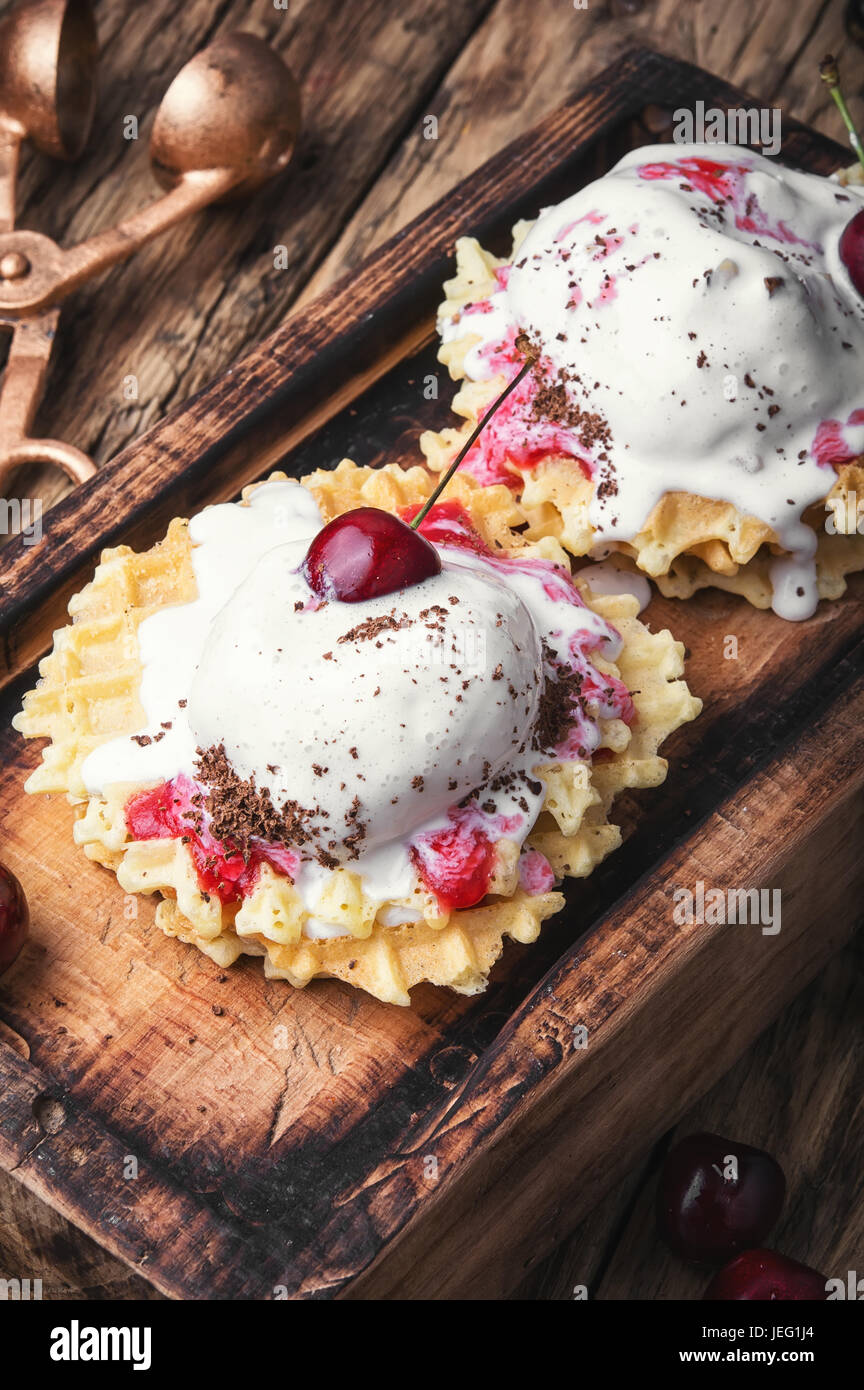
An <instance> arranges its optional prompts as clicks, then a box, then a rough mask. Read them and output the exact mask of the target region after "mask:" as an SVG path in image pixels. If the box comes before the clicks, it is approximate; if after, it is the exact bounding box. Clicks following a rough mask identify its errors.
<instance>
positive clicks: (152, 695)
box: [83, 481, 632, 936]
mask: <svg viewBox="0 0 864 1390" xmlns="http://www.w3.org/2000/svg"><path fill="white" fill-rule="evenodd" d="M459 510H460V509H458V506H457V508H456V512H453V510H452V508H448V506H446V505H445V506H441V507H439V508H436V509H435V511H434V512H433V513H432V515H431V517H430V518H429V519H428V528H427V523H424V534H427V535H428V536H429V538H430V539H431V540H432V541H433V543H434V544H436V545H437V546H438V548H439V551H440V553H441V556H442V566H443V567H442V571H441V573H440V574H439V575H437V576H434V577H433V578H431V579H428V580H426V581H424V582H423V583H422V584H418V585H415V586H413V587H412V588H409V589H406V590H402V591H400V592H399V593H396V594H391V595H387V596H385V597H383V598H379V599H373V600H369V601H368V602H364V603H359V604H342V603H338V602H333V603H321V601H320V600H319V599H318V598H317V597H316V596H315V595H314V594H313V593H312V592H311V590H310V589H309V587H308V585H307V584H306V581H305V579H303V577H302V575H301V574H300V573H299V572H298V567H299V565H300V563H301V561H302V559H303V556H304V554H305V551H306V549H307V547H308V543H309V541H310V540H311V538H312V536H313V535H314V534H315V533H316V532H317V531H318V530H319V529H320V527H321V525H322V518H321V515H320V512H319V510H318V507H317V505H316V503H315V501H314V498H313V497H312V495H311V493H310V492H308V491H307V490H306V489H305V488H304V487H302V486H301V485H299V484H298V483H296V482H293V481H273V482H269V483H266V484H264V485H262V486H261V487H259V488H257V489H256V490H255V491H254V492H253V493H252V494H251V496H250V501H249V504H248V505H246V506H240V505H237V504H230V503H229V504H223V505H219V506H212V507H208V508H206V509H205V510H204V511H203V512H201V513H200V514H199V515H198V516H196V517H194V518H193V520H192V521H191V523H190V537H191V539H192V542H193V549H192V565H193V569H194V573H195V578H196V583H197V587H198V597H197V598H196V599H195V600H194V601H192V602H190V603H186V604H182V605H176V606H174V607H172V608H166V609H162V610H160V611H159V612H157V613H155V614H153V615H152V616H151V617H149V618H147V619H145V620H144V622H142V623H141V625H140V627H139V629H138V638H139V650H140V655H141V661H142V666H143V675H142V681H141V687H140V699H141V704H142V706H143V708H144V712H145V716H146V723H145V725H144V727H143V728H142V729H141V730H139V731H138V732H136V733H135V734H134V735H132V736H124V737H122V738H117V739H112V740H110V741H109V742H108V743H105V744H103V745H101V746H100V747H98V748H96V749H95V750H94V751H93V752H92V753H91V754H90V755H89V756H88V758H87V759H86V760H85V763H84V766H83V778H84V782H85V785H86V787H87V789H88V791H89V792H90V793H91V794H94V795H100V794H103V793H104V792H105V790H106V789H107V788H108V787H109V786H111V785H112V784H117V783H133V784H137V785H139V786H142V785H148V784H153V783H160V782H165V783H170V784H172V785H173V786H175V787H176V788H179V789H180V791H179V793H178V792H175V800H174V805H175V806H176V805H178V804H179V801H178V800H177V797H178V796H179V797H180V798H181V799H182V801H183V804H184V805H185V804H187V803H189V802H191V800H192V796H193V794H194V791H195V786H196V784H197V785H198V786H201V785H202V778H201V764H200V762H199V750H200V749H203V748H206V747H213V746H217V745H220V744H221V745H224V748H225V751H226V753H227V755H228V757H229V758H230V760H231V763H232V765H233V767H234V770H235V771H236V773H237V774H238V775H239V776H240V777H242V778H244V779H251V778H254V780H255V784H256V786H257V787H258V788H265V787H266V788H267V789H268V790H269V793H270V796H271V798H272V801H273V803H274V805H275V806H277V807H280V806H281V804H282V803H284V802H293V803H298V804H299V806H300V807H302V808H304V811H305V812H308V811H309V810H311V809H314V808H315V807H317V806H320V807H322V808H323V809H324V810H325V811H326V813H327V814H326V816H313V817H311V819H309V820H308V822H307V823H308V824H309V825H311V826H313V827H314V829H315V831H316V834H315V839H314V841H313V842H312V843H310V844H306V845H304V846H299V847H298V846H296V845H289V846H287V850H286V849H284V848H283V849H282V850H280V851H279V852H278V853H277V854H275V855H274V854H273V853H269V852H267V853H263V854H262V856H261V857H262V858H263V859H265V860H267V861H268V862H270V863H271V864H272V865H273V866H274V867H276V868H277V870H278V871H284V872H287V873H288V874H289V876H291V877H292V878H293V880H294V883H295V887H296V889H297V891H298V893H299V894H300V896H301V899H302V901H303V904H304V907H305V908H306V910H307V912H308V913H310V914H311V916H310V917H309V918H308V919H307V921H306V923H305V927H304V929H305V931H306V933H307V934H308V935H310V936H328V935H340V934H344V928H343V927H340V926H337V925H335V924H332V923H328V922H327V921H326V918H324V917H323V916H321V915H319V914H318V912H317V909H318V905H319V903H320V901H321V898H322V894H323V891H324V890H325V889H326V887H327V885H328V882H329V879H330V869H331V867H332V862H333V861H335V862H337V863H339V864H344V865H345V866H346V867H348V868H350V869H351V870H352V871H354V872H355V873H357V874H359V875H361V877H362V879H363V881H364V887H365V890H366V892H367V893H368V895H369V896H370V897H371V898H374V899H378V900H381V901H387V900H389V901H392V900H399V899H410V898H411V897H412V895H414V894H416V893H417V892H418V891H419V885H418V873H417V868H416V864H417V863H418V862H420V863H424V864H425V863H427V862H430V859H431V857H434V854H435V853H436V844H437V843H438V841H437V840H436V836H438V837H439V838H440V835H441V834H442V833H443V834H444V835H445V836H449V835H452V836H454V837H456V838H457V839H458V837H459V836H462V835H468V834H472V835H474V836H475V837H477V836H479V837H480V838H481V839H483V838H484V837H485V840H486V841H488V843H489V844H494V842H495V841H497V840H499V839H501V838H505V837H506V838H507V839H510V840H512V841H514V842H515V843H517V844H518V845H522V844H523V842H524V840H525V838H526V836H527V835H528V833H529V832H530V830H531V828H532V827H533V825H534V823H535V821H536V819H537V816H538V814H539V811H540V808H541V806H542V802H543V797H544V788H543V785H542V783H541V782H540V780H539V779H537V778H536V776H535V774H534V769H535V767H536V766H537V765H539V764H542V763H544V762H548V761H550V760H551V758H552V757H554V756H558V757H562V758H568V757H570V758H576V757H579V758H587V757H590V755H591V753H592V752H593V751H594V750H595V749H596V747H597V745H598V742H599V737H600V735H599V729H598V725H597V720H598V719H599V718H601V717H607V718H612V717H624V718H629V717H630V716H631V715H632V704H631V703H630V699H629V695H628V694H627V691H626V690H625V689H624V687H623V686H621V684H620V682H617V681H615V680H613V679H611V678H608V677H603V676H601V675H600V673H599V672H598V671H597V670H596V668H595V667H594V666H593V665H592V662H591V654H592V653H593V652H596V651H602V653H603V655H605V656H607V657H610V658H612V659H614V657H615V656H616V655H617V652H618V650H619V648H620V638H619V637H618V634H617V633H616V632H615V630H614V629H613V628H611V627H610V626H609V625H608V624H607V623H606V622H605V621H604V620H603V619H601V618H600V617H599V615H598V614H596V613H594V612H593V611H592V610H591V609H589V608H587V607H586V606H585V605H584V604H583V602H582V600H581V599H580V597H579V595H578V591H577V590H576V589H575V587H574V585H573V583H572V581H571V580H570V578H569V576H568V575H566V574H565V573H564V572H563V571H561V570H560V569H558V568H556V567H555V566H554V565H552V564H551V563H549V562H548V561H543V560H533V559H519V558H518V557H513V556H491V555H489V554H487V553H486V552H485V551H484V549H483V547H482V545H481V544H480V543H479V542H478V541H477V538H476V536H474V534H473V533H472V532H471V531H470V527H468V526H467V525H464V524H463V523H462V521H461V520H460V517H459V515H458V514H457V513H458V511H459ZM436 513H437V519H436ZM466 521H467V519H466ZM454 600H455V602H454ZM564 669H566V670H567V671H568V672H570V673H571V674H572V673H575V674H576V675H577V676H578V680H579V682H580V689H581V693H582V696H583V703H581V704H579V705H577V706H574V711H573V719H572V721H571V723H570V726H569V731H568V735H567V738H566V739H565V740H564V742H562V744H561V745H560V746H556V748H555V749H554V750H549V749H545V750H542V751H538V749H537V748H536V747H534V746H533V744H532V732H533V731H534V728H535V725H536V724H537V719H538V704H539V701H540V697H541V691H542V689H543V686H544V681H545V680H546V678H551V679H556V678H557V677H558V676H559V675H560V673H561V671H562V670H564ZM589 710H590V713H589ZM196 779H197V783H196ZM204 790H205V791H206V785H205V786H204ZM471 793H474V794H475V795H474V796H473V797H472V796H471ZM205 820H206V821H207V826H206V828H205V829H204V830H203V831H202V834H203V836H204V839H205V840H206V842H207V843H206V845H205V849H207V848H210V847H212V837H210V832H209V818H208V817H206V816H205ZM358 824H362V826H363V834H362V836H361V837H360V839H359V841H358V839H357V838H355V837H353V831H354V830H356V827H357V825H358ZM328 827H329V829H328ZM348 831H350V832H352V833H351V835H348V834H347V832H348ZM346 838H347V839H348V843H347V844H346V843H345V840H346ZM259 843H260V842H259ZM262 847H263V846H262ZM253 848H254V845H253ZM322 848H323V850H324V851H325V853H324V854H323V855H320V854H318V853H317V851H318V850H320V849H322ZM280 853H281V854H282V855H283V857H284V862H283V859H280V857H279V855H280ZM540 859H542V856H540ZM523 881H524V882H525V884H526V885H528V884H532V885H534V888H533V889H529V891H545V888H546V887H548V886H549V884H550V881H551V880H550V879H549V875H548V873H547V872H545V871H544V870H543V867H542V864H541V863H540V862H539V860H538V858H537V856H536V854H535V853H533V852H531V858H530V859H528V860H527V862H526V865H525V869H524V874H523ZM539 885H545V886H539ZM394 912H395V916H394ZM417 915H418V913H417V910H416V909H415V908H413V907H411V906H410V905H409V906H404V907H403V906H399V907H397V908H391V909H388V915H387V922H388V923H389V924H394V923H395V922H396V921H397V920H398V921H413V920H416V918H417Z"/></svg>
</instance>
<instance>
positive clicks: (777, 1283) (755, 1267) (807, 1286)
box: [703, 1250, 828, 1303]
mask: <svg viewBox="0 0 864 1390" xmlns="http://www.w3.org/2000/svg"><path fill="white" fill-rule="evenodd" d="M827 1282H828V1281H827V1279H826V1278H825V1276H824V1274H818V1273H817V1272H816V1270H815V1269H811V1268H810V1266H809V1265H802V1264H799V1262H798V1261H797V1260H790V1259H789V1258H788V1256H786V1255H780V1254H779V1253H778V1252H777V1251H776V1250H746V1251H745V1252H744V1254H743V1255H739V1256H738V1258H737V1259H735V1260H732V1262H731V1263H730V1264H728V1265H726V1266H725V1267H724V1268H723V1269H721V1270H720V1271H719V1272H718V1273H717V1274H715V1275H714V1278H713V1279H712V1280H711V1283H710V1284H709V1285H708V1287H707V1289H706V1290H705V1293H704V1295H703V1297H704V1298H705V1299H708V1300H713V1301H716V1302H720V1301H722V1302H727V1301H729V1300H732V1299H739V1300H740V1299H747V1300H750V1301H751V1302H762V1303H768V1302H772V1301H775V1300H777V1301H781V1300H782V1301H784V1302H792V1301H795V1302H805V1301H806V1302H810V1303H818V1302H821V1301H823V1300H825V1299H827V1297H828V1290H827V1288H826V1284H827Z"/></svg>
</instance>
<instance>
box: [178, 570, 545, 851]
mask: <svg viewBox="0 0 864 1390" xmlns="http://www.w3.org/2000/svg"><path fill="white" fill-rule="evenodd" d="M301 559H302V553H300V552H298V549H297V547H296V546H293V545H288V546H283V547H279V548H278V549H275V550H272V551H270V552H269V553H268V554H267V555H265V556H264V557H263V559H262V560H261V561H260V562H259V563H258V565H257V566H256V567H255V569H254V570H253V572H252V573H251V574H250V575H249V577H248V578H247V579H246V580H245V582H244V583H243V584H242V585H241V586H240V587H239V588H238V590H237V592H236V593H235V594H234V595H233V597H232V598H231V599H230V600H229V601H228V603H227V604H226V605H225V607H224V608H223V609H222V611H221V613H220V614H219V615H218V617H217V618H216V620H215V622H214V623H213V625H212V627H211V629H210V631H209V634H208V636H207V639H206V642H205V644H204V648H203V651H202V654H201V658H200V662H199V665H198V669H197V672H196V675H195V678H194V681H193V683H192V687H191V691H190V695H189V707H188V718H189V724H190V727H191V729H192V732H193V735H194V737H195V739H196V741H197V743H198V745H199V746H200V747H202V748H209V747H212V746H214V745H219V744H222V745H224V748H225V752H226V754H227V755H228V758H229V759H230V762H231V764H232V766H233V769H234V771H235V772H236V774H237V775H238V776H239V777H240V778H241V779H244V780H245V779H250V778H254V780H255V785H256V787H257V788H259V789H260V788H263V787H266V788H268V790H269V793H270V798H271V800H272V802H273V804H274V805H275V806H276V807H277V808H279V807H281V806H283V805H284V804H286V803H288V804H290V805H291V807H292V809H293V810H294V811H295V813H296V816H297V822H296V823H297V824H298V826H300V827H302V830H303V831H306V832H311V834H312V837H313V838H312V840H311V842H310V849H311V850H312V851H313V852H318V851H324V853H325V856H326V857H327V858H328V859H329V858H331V857H332V858H333V859H335V860H337V861H339V862H347V861H350V860H352V859H355V858H357V856H358V853H359V850H360V848H361V847H362V850H363V852H364V853H365V852H368V851H370V850H373V849H375V848H376V847H377V846H379V845H382V844H384V843H386V842H388V841H391V840H393V839H394V838H397V837H400V836H407V835H410V834H411V833H412V832H413V831H415V830H416V829H418V828H419V827H420V826H422V825H425V824H427V823H428V822H429V821H430V820H431V819H433V818H435V817H437V816H440V815H443V814H444V813H445V812H446V811H447V809H448V808H449V807H451V806H453V805H455V804H456V803H458V801H459V800H460V799H461V798H462V797H463V796H465V795H467V794H468V793H469V792H471V791H472V790H474V789H476V788H477V787H478V786H482V785H484V784H486V783H488V782H489V781H490V779H492V778H494V777H495V776H496V774H498V773H500V772H501V771H503V770H504V769H505V768H506V767H508V766H510V765H511V764H512V762H513V761H514V758H515V757H516V756H517V755H518V753H519V751H520V750H521V749H522V748H523V747H524V745H525V744H526V742H527V741H528V740H529V737H530V733H531V730H532V727H533V725H534V722H535V720H536V716H537V706H538V701H539V694H540V690H541V688H542V670H543V653H542V649H541V642H540V637H539V634H538V632H537V629H536V627H535V625H534V622H533V620H532V617H531V614H530V613H529V611H528V609H527V607H526V606H525V604H524V603H523V602H522V601H521V599H520V598H519V597H518V595H517V594H516V593H515V591H514V590H513V589H512V588H511V587H509V586H508V585H506V584H505V583H503V582H502V581H501V580H499V579H498V578H497V577H496V576H495V575H494V574H491V573H481V572H480V571H479V570H477V569H473V568H469V567H465V566H462V565H460V564H456V563H449V562H445V564H444V568H443V569H442V572H441V573H440V574H438V575H435V576H433V577H431V578H429V579H427V580H425V581H424V582H423V583H421V584H416V585H414V586H413V587H411V588H408V589H405V590H402V591H399V592H397V593H393V594H387V595H384V596H382V597H379V598H376V599H371V600H368V601H365V602H363V603H358V604H345V603H339V602H329V603H323V604H322V603H320V602H319V601H318V600H317V599H316V598H315V597H314V595H311V594H310V590H309V587H308V585H307V583H306V581H305V579H304V578H303V576H302V575H301V574H300V573H299V572H298V569H297V566H298V563H299V561H300V560H301ZM358 830H359V838H358Z"/></svg>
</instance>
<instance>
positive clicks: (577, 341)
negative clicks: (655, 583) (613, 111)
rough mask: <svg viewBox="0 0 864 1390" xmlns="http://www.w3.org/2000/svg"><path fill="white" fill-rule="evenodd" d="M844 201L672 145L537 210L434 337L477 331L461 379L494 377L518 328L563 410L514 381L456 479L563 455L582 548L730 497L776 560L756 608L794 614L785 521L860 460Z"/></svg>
mask: <svg viewBox="0 0 864 1390" xmlns="http://www.w3.org/2000/svg"><path fill="white" fill-rule="evenodd" d="M862 197H864V194H862V192H861V191H860V190H857V189H852V188H849V189H841V188H839V187H838V186H837V184H836V183H833V182H831V181H829V180H827V179H823V178H819V177H816V176H814V175H809V174H800V173H796V172H794V171H791V170H789V169H784V168H782V167H780V166H778V165H776V164H775V163H773V162H772V161H769V160H767V159H765V158H763V157H762V156H760V155H757V154H753V153H750V152H749V151H747V150H744V149H741V148H738V147H736V146H730V145H675V146H658V147H652V148H643V149H638V150H634V151H632V152H631V153H630V154H628V155H626V156H625V158H624V159H622V160H621V161H620V163H619V164H618V165H616V167H615V168H614V169H613V170H612V171H611V172H610V173H609V174H608V175H606V176H605V177H604V178H601V179H599V180H598V181H597V182H595V183H592V184H590V185H588V186H587V187H586V188H583V189H581V190H580V191H579V192H578V193H576V194H574V196H573V197H571V198H568V199H566V200H565V201H564V202H562V203H560V204H558V205H557V206H556V207H553V208H547V209H545V210H544V211H543V212H542V213H541V215H540V217H539V219H538V221H537V222H536V223H535V225H534V226H533V227H532V229H531V230H530V231H529V233H528V235H527V237H526V238H525V240H524V242H523V243H522V245H521V247H520V249H519V251H518V253H517V255H516V259H515V263H514V264H513V265H512V266H504V267H501V268H500V269H499V271H498V273H497V280H498V285H499V288H498V289H497V290H496V291H495V292H494V293H493V294H492V295H491V296H490V297H489V298H488V299H486V300H480V301H477V302H475V303H473V304H471V305H467V306H465V308H463V309H462V310H461V311H460V312H459V313H457V314H456V315H455V317H451V318H448V319H446V320H443V321H442V322H441V324H440V325H439V327H440V330H441V333H442V337H443V339H444V341H447V342H449V341H453V340H456V339H459V338H464V337H465V336H466V335H467V334H468V333H470V334H472V335H477V341H476V342H475V343H474V344H473V345H472V346H471V348H470V350H469V351H468V353H467V356H466V363H465V365H466V371H467V375H468V377H469V379H471V380H476V381H482V380H487V379H488V378H490V377H491V376H494V375H497V374H498V373H500V372H503V373H504V374H505V375H506V376H508V377H510V378H512V377H513V376H514V375H515V373H516V370H517V369H518V367H519V365H521V360H522V359H521V356H520V354H519V353H518V351H517V350H516V348H515V339H516V337H517V335H518V334H519V333H520V332H524V333H526V334H527V335H528V337H529V339H530V341H531V342H532V344H533V345H534V346H536V347H537V348H539V350H540V352H541V354H542V358H541V368H542V371H543V373H544V381H545V385H547V386H548V385H550V384H551V385H555V386H558V387H562V386H563V395H564V397H565V400H566V408H564V409H561V404H560V396H561V392H560V391H559V393H558V394H559V400H558V402H548V401H546V400H544V398H543V391H542V389H541V390H540V391H539V392H538V387H537V384H536V382H535V381H531V380H530V379H529V380H528V381H527V382H525V383H523V384H522V385H521V386H520V387H519V388H517V389H516V391H515V392H514V393H513V394H512V396H511V397H510V398H509V400H508V401H507V402H505V405H504V407H503V408H502V410H501V411H499V412H498V413H497V414H496V416H495V417H494V419H493V421H492V422H491V425H490V427H489V429H488V430H487V431H485V432H484V435H483V436H481V439H480V441H479V443H478V445H477V446H476V448H475V450H473V451H472V453H471V454H469V456H468V459H467V460H466V463H465V465H464V466H465V467H467V468H468V470H469V471H471V472H472V473H474V474H475V475H476V476H477V477H478V479H479V480H480V481H494V480H499V479H500V478H501V477H502V476H503V472H506V469H507V466H508V463H509V464H514V465H516V466H517V467H520V466H521V467H525V466H527V467H530V466H531V464H532V462H535V461H536V460H537V459H538V458H539V457H542V456H543V454H544V453H563V454H566V455H570V456H572V457H573V458H575V459H577V460H578V461H579V463H580V465H581V467H582V468H583V470H584V472H585V473H586V474H587V475H588V476H590V478H591V479H592V481H593V483H594V494H593V498H592V502H591V510H590V515H591V521H592V524H593V526H594V528H595V532H596V540H597V543H598V546H600V547H602V546H604V545H608V544H614V543H615V542H622V541H629V540H632V538H633V537H634V536H636V535H637V534H638V533H639V532H640V530H641V529H642V528H643V526H644V524H645V522H646V520H647V518H648V516H649V514H650V512H651V511H652V509H653V507H654V506H655V505H656V503H657V502H658V501H659V500H660V499H661V498H662V497H663V496H664V494H666V493H669V492H689V493H695V494H697V495H699V496H701V497H705V498H712V499H716V500H720V501H727V502H731V503H732V504H733V505H734V506H735V507H736V508H737V509H738V510H739V511H740V512H741V513H743V514H745V515H751V516H754V517H757V518H759V519H760V520H761V521H763V522H764V523H765V524H766V525H767V526H769V527H771V529H772V530H773V531H774V533H775V534H776V536H777V539H778V542H779V544H780V546H781V547H782V548H783V550H784V551H786V552H788V554H787V555H783V556H780V557H778V558H777V559H776V560H775V561H774V563H773V565H772V581H773V587H774V608H775V611H777V612H778V613H779V614H780V615H781V616H783V617H787V618H804V617H808V616H809V615H810V614H811V613H812V612H813V611H814V609H815V606H816V603H817V593H816V576H815V562H814V552H815V548H816V534H815V532H814V530H813V529H812V528H811V527H810V526H808V525H807V524H805V523H804V522H803V520H802V514H803V513H804V511H806V509H807V508H808V507H810V506H812V505H813V504H814V503H818V502H819V501H821V500H822V499H824V497H825V496H826V494H827V493H828V492H829V491H830V489H831V487H832V486H833V484H834V482H835V480H836V472H835V467H834V465H837V464H839V463H843V462H847V461H849V460H851V459H853V458H855V457H856V456H857V455H858V454H860V453H862V452H864V303H862V300H861V297H860V296H859V295H858V293H857V292H856V290H855V288H854V286H853V285H852V282H851V280H850V278H849V275H848V272H847V270H846V268H845V267H844V266H843V264H842V262H841V261H840V257H839V250H838V246H839V239H840V235H841V233H842V231H843V229H844V227H845V226H846V224H847V223H848V222H849V221H850V219H851V218H852V216H853V215H854V214H855V212H856V211H858V209H859V207H860V206H861V203H862ZM547 406H548V408H547ZM556 406H557V408H553V407H556ZM508 407H509V408H508ZM502 470H503V472H502Z"/></svg>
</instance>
